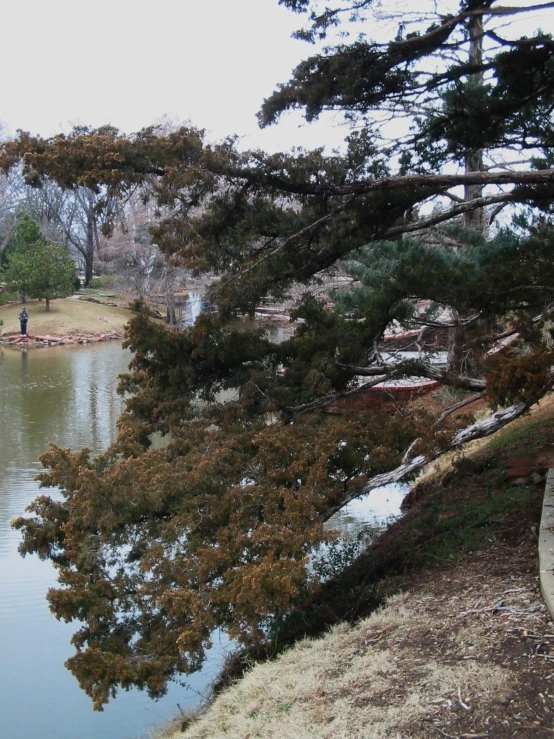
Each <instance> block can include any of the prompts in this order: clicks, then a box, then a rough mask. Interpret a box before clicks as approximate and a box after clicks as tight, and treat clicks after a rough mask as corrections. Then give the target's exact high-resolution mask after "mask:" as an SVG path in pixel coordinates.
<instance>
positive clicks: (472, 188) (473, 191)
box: [463, 15, 486, 235]
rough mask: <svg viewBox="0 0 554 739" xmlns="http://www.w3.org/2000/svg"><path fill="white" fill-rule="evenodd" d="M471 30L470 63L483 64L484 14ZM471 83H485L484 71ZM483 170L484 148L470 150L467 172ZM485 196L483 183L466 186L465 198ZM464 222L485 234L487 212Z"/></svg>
mask: <svg viewBox="0 0 554 739" xmlns="http://www.w3.org/2000/svg"><path fill="white" fill-rule="evenodd" d="M468 30H469V38H470V43H469V63H470V64H475V65H481V64H482V63H483V16H481V15H476V16H473V17H472V18H470V19H469V21H468ZM469 82H470V84H472V85H474V86H475V87H478V86H480V85H482V84H483V73H482V72H476V73H475V74H472V75H470V79H469ZM482 171H483V150H482V149H476V150H474V151H469V152H468V153H467V155H466V157H465V172H466V174H471V173H473V172H482ZM481 197H483V185H466V186H465V188H464V200H466V201H470V200H477V199H479V198H481ZM463 219H464V220H463V223H464V226H465V228H467V230H468V231H475V232H476V233H481V234H483V235H486V234H485V229H486V225H485V214H484V210H483V208H475V210H470V211H467V213H464V215H463Z"/></svg>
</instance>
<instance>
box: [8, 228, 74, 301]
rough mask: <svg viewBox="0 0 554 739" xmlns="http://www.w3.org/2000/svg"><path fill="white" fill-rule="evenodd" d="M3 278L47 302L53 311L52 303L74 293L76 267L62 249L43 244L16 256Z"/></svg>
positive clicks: (18, 289)
mask: <svg viewBox="0 0 554 739" xmlns="http://www.w3.org/2000/svg"><path fill="white" fill-rule="evenodd" d="M2 276H3V279H4V281H5V282H6V283H7V285H8V288H10V289H12V290H17V291H18V292H20V293H24V294H25V295H28V296H29V297H31V298H41V299H43V300H45V301H46V310H50V301H51V300H55V299H56V298H65V297H67V296H68V295H71V294H72V292H73V283H74V277H75V265H74V263H73V260H72V259H71V258H70V257H69V256H68V255H67V252H66V251H65V250H64V249H62V247H61V246H57V245H56V244H51V243H40V242H39V243H35V244H33V245H30V246H27V248H26V249H25V250H23V251H21V252H15V253H14V254H12V255H11V256H10V257H9V260H8V265H7V267H6V268H5V269H4V270H3V273H2Z"/></svg>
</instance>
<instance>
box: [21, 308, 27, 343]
mask: <svg viewBox="0 0 554 739" xmlns="http://www.w3.org/2000/svg"><path fill="white" fill-rule="evenodd" d="M28 320H29V314H28V313H27V309H26V308H23V310H22V311H21V313H20V314H19V325H20V327H21V336H27V321H28Z"/></svg>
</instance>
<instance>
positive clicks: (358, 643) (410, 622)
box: [173, 594, 509, 739]
mask: <svg viewBox="0 0 554 739" xmlns="http://www.w3.org/2000/svg"><path fill="white" fill-rule="evenodd" d="M429 627H430V621H429V613H428V612H426V611H425V609H421V601H420V599H419V598H418V597H417V596H414V595H413V594H402V595H400V596H394V597H392V598H391V599H390V600H389V602H388V603H387V605H386V606H385V607H384V608H383V609H382V610H379V611H378V612H376V613H375V614H373V615H372V616H370V617H369V618H367V619H365V620H364V621H362V622H361V623H360V624H359V625H357V626H355V627H349V626H347V625H345V624H342V625H340V626H338V627H335V628H334V629H333V630H332V631H331V632H330V633H329V634H328V635H327V636H326V637H325V638H323V639H318V640H305V641H302V642H300V643H299V644H298V645H297V646H296V647H295V648H294V649H291V650H289V651H288V652H286V653H285V654H283V655H282V656H281V657H280V658H279V659H277V660H276V661H275V662H269V663H265V664H262V665H258V666H256V667H255V668H253V669H252V670H251V671H250V672H249V673H248V674H247V675H246V676H245V677H244V678H243V679H242V680H240V681H239V682H237V683H236V684H235V685H234V686H232V687H231V688H230V689H228V690H227V691H225V692H224V693H223V694H222V695H220V696H219V697H218V698H217V700H216V701H215V703H214V704H213V705H212V706H211V707H210V709H209V710H208V711H207V713H206V715H205V716H204V717H203V718H202V719H201V720H200V721H199V722H197V723H196V724H193V725H192V726H191V727H190V728H189V729H188V730H186V731H185V732H184V733H180V732H178V733H176V734H174V735H173V739H185V738H186V739H218V738H219V737H225V738H226V739H245V737H250V738H251V739H253V738H254V737H256V738H259V739H311V738H312V737H318V739H335V738H336V739H339V738H341V739H342V738H344V739H362V737H364V738H365V739H367V738H368V737H371V738H372V739H381V738H383V739H384V738H385V737H409V736H415V734H413V733H412V731H413V727H414V725H416V724H418V723H421V721H422V720H424V719H425V718H427V717H429V718H431V717H432V716H433V715H434V713H435V712H436V707H437V705H439V704H440V703H442V702H443V701H448V700H450V699H451V698H450V697H451V696H456V695H457V692H458V688H459V689H460V691H461V695H463V696H464V699H465V700H468V701H469V700H470V697H473V696H477V695H478V696H479V699H480V700H482V701H486V700H487V699H492V698H495V697H498V696H499V695H501V696H502V697H504V695H505V690H506V686H507V685H508V682H509V673H508V671H507V670H505V669H504V668H502V667H500V666H498V665H493V664H490V663H486V662H485V663H482V662H480V661H478V660H474V659H464V660H461V659H460V660H459V661H453V662H452V663H450V664H445V663H441V661H440V653H438V654H437V653H432V654H429V655H426V656H425V657H423V658H422V656H421V654H420V653H419V651H418V646H419V645H420V644H423V643H425V642H426V641H428V634H429Z"/></svg>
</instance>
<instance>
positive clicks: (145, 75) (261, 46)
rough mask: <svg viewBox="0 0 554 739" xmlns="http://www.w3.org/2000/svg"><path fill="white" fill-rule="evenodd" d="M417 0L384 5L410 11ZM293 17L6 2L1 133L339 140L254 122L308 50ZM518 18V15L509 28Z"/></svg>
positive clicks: (205, 7) (336, 122) (0, 50)
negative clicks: (74, 130)
mask: <svg viewBox="0 0 554 739" xmlns="http://www.w3.org/2000/svg"><path fill="white" fill-rule="evenodd" d="M427 1H428V0H419V2H418V4H417V6H410V5H409V3H408V1H407V0H389V2H388V5H391V4H392V5H393V6H395V7H396V9H397V10H401V9H402V7H403V6H405V7H414V8H417V10H420V9H422V8H423V6H425V4H426V2H427ZM534 1H536V0H518V4H522V5H528V4H532V3H533V2H534ZM513 2H515V0H506V3H505V4H506V5H508V4H512V3H513ZM452 3H453V4H454V6H457V5H458V0H441V6H442V5H443V4H444V5H445V7H446V5H452ZM533 15H534V18H533V20H532V21H531V19H529V21H531V23H532V26H533V27H535V26H536V25H540V24H541V21H543V20H546V21H547V22H546V23H545V24H543V27H544V25H546V26H547V28H548V26H549V23H548V21H550V19H549V18H548V13H545V14H544V18H542V17H541V14H540V13H539V14H533ZM303 22H305V16H304V15H296V14H294V13H291V12H290V11H288V10H286V9H284V8H282V7H280V6H279V5H278V1H277V0H156V1H155V2H149V3H147V2H145V0H94V2H92V3H90V2H86V3H85V2H83V0H81V2H79V0H6V2H5V3H4V7H3V8H2V25H3V34H2V41H1V42H0V65H1V66H0V68H1V69H2V70H3V73H2V76H1V81H0V124H3V126H4V134H5V135H8V136H9V135H12V134H14V133H15V131H16V130H17V129H18V128H21V129H23V130H27V131H30V132H31V133H33V134H41V135H43V136H51V135H53V134H55V133H59V132H63V131H68V130H69V129H70V128H71V126H72V125H73V124H82V125H90V126H93V127H96V126H100V125H102V124H105V123H110V124H112V125H114V126H116V127H117V128H119V129H121V130H122V131H125V132H127V133H131V132H133V131H138V130H139V129H140V128H143V127H144V126H148V125H150V124H152V123H155V122H157V121H159V120H160V119H161V118H162V117H163V116H168V117H169V118H170V119H171V120H174V121H176V122H190V123H191V124H193V125H195V126H198V127H200V128H206V129H207V131H208V132H209V134H210V138H211V139H219V138H222V137H224V136H226V135H228V134H232V133H237V134H239V135H240V136H242V137H244V139H243V146H244V147H260V148H262V149H265V150H267V151H275V150H280V149H281V150H282V149H288V148H291V147H292V146H294V145H297V146H305V147H307V148H314V147H316V146H321V145H324V144H328V145H329V146H331V147H333V146H337V145H339V144H340V142H341V141H342V139H343V138H344V135H345V134H346V130H345V128H344V127H343V126H341V125H340V119H339V118H333V117H332V116H331V115H328V116H326V118H325V121H326V122H325V123H323V122H319V123H317V124H315V125H312V126H308V125H307V124H305V123H304V122H303V120H302V118H301V116H300V114H299V113H298V114H287V115H285V116H283V118H282V119H281V121H280V122H279V123H278V124H277V125H276V126H272V127H270V128H269V129H265V130H263V131H262V130H260V129H259V128H258V124H257V120H256V117H255V115H256V112H257V111H258V110H259V107H260V105H261V103H262V101H263V99H264V97H267V96H268V95H270V94H271V93H272V92H273V90H274V89H275V86H276V84H277V83H278V82H286V81H287V80H288V79H289V78H290V74H291V71H292V69H293V68H294V67H295V66H296V64H298V62H299V61H300V60H301V59H302V58H304V57H306V56H308V55H309V54H312V53H314V51H315V50H314V47H312V46H310V45H308V44H306V43H303V42H301V41H296V40H294V39H291V37H290V36H291V33H292V31H294V30H295V29H297V28H298V27H300V26H301V25H302V23H303ZM526 22H527V18H526V17H525V16H523V17H522V16H518V19H517V28H518V31H519V33H522V32H524V30H523V26H524V25H525V24H526ZM550 25H551V24H550ZM518 35H519V34H518Z"/></svg>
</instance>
